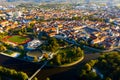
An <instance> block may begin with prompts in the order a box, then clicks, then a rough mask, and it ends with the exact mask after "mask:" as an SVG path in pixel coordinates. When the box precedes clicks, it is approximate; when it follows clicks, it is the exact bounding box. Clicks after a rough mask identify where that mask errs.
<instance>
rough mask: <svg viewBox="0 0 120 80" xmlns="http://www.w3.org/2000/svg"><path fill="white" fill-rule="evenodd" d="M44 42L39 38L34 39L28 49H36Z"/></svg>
mask: <svg viewBox="0 0 120 80" xmlns="http://www.w3.org/2000/svg"><path fill="white" fill-rule="evenodd" d="M41 44H42V42H41V41H40V40H38V39H34V40H33V41H30V42H29V43H28V45H27V48H28V49H36V48H37V47H38V46H40V45H41Z"/></svg>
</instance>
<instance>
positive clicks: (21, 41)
mask: <svg viewBox="0 0 120 80" xmlns="http://www.w3.org/2000/svg"><path fill="white" fill-rule="evenodd" d="M4 40H7V41H8V42H12V43H14V44H25V43H27V42H28V41H30V39H29V38H26V37H23V36H19V35H14V36H7V37H6V38H4Z"/></svg>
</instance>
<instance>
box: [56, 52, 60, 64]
mask: <svg viewBox="0 0 120 80" xmlns="http://www.w3.org/2000/svg"><path fill="white" fill-rule="evenodd" d="M56 62H57V64H58V65H61V55H60V54H57V61H56Z"/></svg>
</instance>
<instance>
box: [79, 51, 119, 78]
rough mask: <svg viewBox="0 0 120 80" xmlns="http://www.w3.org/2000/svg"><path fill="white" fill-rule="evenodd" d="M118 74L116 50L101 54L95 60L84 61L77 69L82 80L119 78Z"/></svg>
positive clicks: (117, 54)
mask: <svg viewBox="0 0 120 80" xmlns="http://www.w3.org/2000/svg"><path fill="white" fill-rule="evenodd" d="M93 69H95V70H96V71H93ZM101 74H102V76H101ZM119 75H120V53H117V52H112V53H107V54H103V55H101V56H100V57H99V58H98V59H97V60H91V61H90V62H88V63H86V64H85V65H84V66H82V68H81V69H80V70H79V77H80V79H84V80H119V79H120V76H119Z"/></svg>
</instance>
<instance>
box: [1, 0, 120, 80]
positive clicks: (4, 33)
mask: <svg viewBox="0 0 120 80" xmlns="http://www.w3.org/2000/svg"><path fill="white" fill-rule="evenodd" d="M63 2H64V1H63ZM11 4H12V3H11ZM110 4H111V5H110ZM114 51H115V53H114V54H115V55H119V53H120V6H119V5H118V4H116V5H114V4H113V3H112V2H111V3H109V2H107V3H102V2H101V3H93V2H92V1H91V2H89V1H88V2H87V0H86V2H85V3H84V4H83V3H66V2H65V3H60V4H57V3H50V4H48V3H43V4H31V3H24V4H23V3H22V4H19V5H13V6H2V5H1V6H0V55H2V56H4V57H5V58H6V59H9V58H10V60H12V59H15V60H17V59H18V60H21V61H23V62H24V61H25V64H26V63H27V62H28V63H30V64H32V63H33V65H35V66H37V68H38V70H37V69H35V70H36V71H34V70H33V71H34V72H33V71H31V73H32V75H28V76H27V77H26V78H27V79H24V80H37V78H36V77H35V76H37V77H38V75H40V74H39V73H40V71H41V70H42V69H43V68H44V67H45V66H46V65H47V67H61V68H62V69H63V68H64V67H70V66H74V65H77V64H78V63H80V62H82V61H83V63H86V62H85V61H87V62H88V61H91V60H92V59H98V57H100V55H101V54H105V56H106V57H108V56H107V53H109V52H114ZM114 54H112V53H110V55H111V56H114ZM91 55H96V56H92V57H91ZM2 56H0V57H2ZM86 56H90V57H86ZM105 56H104V57H105ZM106 57H105V58H106ZM105 58H101V57H100V59H105ZM108 58H109V57H108ZM13 61H14V60H13ZM16 62H17V61H16ZM93 62H94V64H97V65H94V66H96V67H98V68H99V66H98V65H100V64H99V62H100V61H98V62H97V61H93ZM103 63H106V64H107V62H104V61H103ZM2 64H3V61H0V65H2ZM5 64H6V63H5ZM19 64H20V65H22V63H19ZM19 64H18V65H19ZM89 64H91V63H89V62H88V63H86V64H85V66H87V69H88V66H89ZM12 65H13V66H14V64H12ZM41 65H42V66H41ZM116 65H117V63H116ZM39 66H40V67H39ZM80 66H83V64H82V65H81V64H80ZM90 66H91V65H90ZM3 67H4V66H3ZM91 67H93V66H91ZM102 67H103V66H102ZM7 68H11V66H9V65H8V66H7ZM32 68H33V67H32ZM1 69H2V68H1ZM5 69H6V68H5ZM15 69H17V68H15ZM81 69H82V68H81ZM87 69H86V70H87ZM17 70H20V69H17ZM21 70H22V71H24V72H25V73H28V74H29V71H27V70H23V68H22V69H21ZM83 70H84V69H83ZM8 71H9V69H8ZM58 71H59V70H58ZM84 71H85V70H84ZM88 71H91V72H94V73H96V75H98V76H100V75H99V74H100V71H98V70H97V69H96V68H91V69H90V70H88ZM82 72H83V71H81V74H83V73H82ZM91 72H89V73H91ZM0 73H1V72H0ZM31 73H30V74H31ZM86 73H87V71H86ZM3 74H4V73H3ZM106 74H107V73H106ZM9 75H10V74H9ZM21 75H22V74H21ZM23 75H25V74H23ZM103 75H104V74H103ZM25 76H26V75H25ZM84 76H86V75H84V74H83V75H80V76H79V78H83V79H85V80H88V79H87V78H86V77H84ZM105 76H106V75H105ZM8 78H9V77H8ZM13 78H15V77H13ZM33 78H36V79H33ZM110 78H112V79H107V77H105V80H115V79H116V80H117V79H118V78H119V77H118V78H114V77H110ZM66 79H67V78H66ZM97 79H98V77H96V78H95V79H94V80H97ZM119 79H120V78H119ZM10 80H12V79H10ZM13 80H14V79H13ZM21 80H22V79H21ZM38 80H45V79H41V78H39V77H38ZM48 80H49V79H48ZM53 80H55V79H53ZM70 80H71V79H70ZM77 80H78V79H77ZM90 80H92V79H90ZM100 80H101V79H100Z"/></svg>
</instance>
